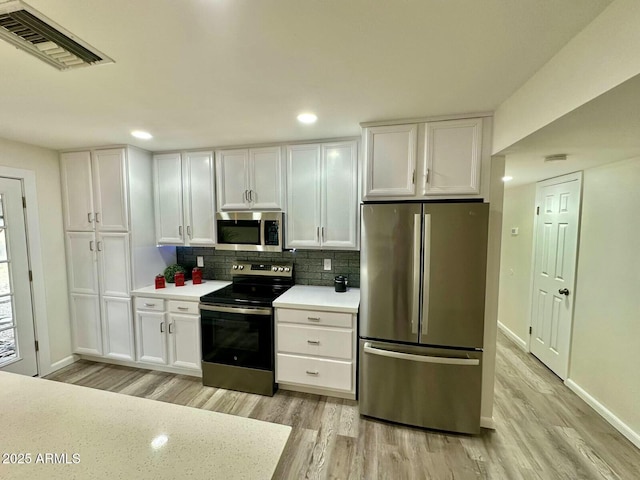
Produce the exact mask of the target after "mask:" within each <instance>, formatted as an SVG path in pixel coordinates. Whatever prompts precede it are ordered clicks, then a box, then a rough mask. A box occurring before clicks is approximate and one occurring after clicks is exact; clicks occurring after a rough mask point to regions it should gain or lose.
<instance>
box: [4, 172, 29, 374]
mask: <svg viewBox="0 0 640 480" xmlns="http://www.w3.org/2000/svg"><path fill="white" fill-rule="evenodd" d="M23 198H24V193H23V185H22V181H21V180H18V179H10V178H3V177H0V371H7V372H12V373H19V374H22V375H29V376H35V375H37V374H38V365H37V360H36V345H35V331H34V321H33V320H34V318H33V305H32V296H31V295H32V292H31V280H30V267H29V256H28V253H27V252H28V250H27V230H26V225H25V215H24V200H23Z"/></svg>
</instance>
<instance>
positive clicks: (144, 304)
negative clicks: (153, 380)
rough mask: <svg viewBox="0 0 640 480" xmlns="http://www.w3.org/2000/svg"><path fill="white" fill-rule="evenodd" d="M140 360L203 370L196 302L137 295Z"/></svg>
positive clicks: (186, 369) (187, 369) (154, 363)
mask: <svg viewBox="0 0 640 480" xmlns="http://www.w3.org/2000/svg"><path fill="white" fill-rule="evenodd" d="M136 336H137V345H138V348H137V351H138V356H137V360H138V361H139V362H141V363H149V364H153V365H163V366H168V367H173V368H176V369H181V370H185V371H190V372H200V371H201V358H200V349H201V346H200V315H199V308H198V303H197V302H187V301H174V300H166V301H165V300H162V299H158V298H143V297H137V298H136Z"/></svg>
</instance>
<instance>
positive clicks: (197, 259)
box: [196, 257, 204, 267]
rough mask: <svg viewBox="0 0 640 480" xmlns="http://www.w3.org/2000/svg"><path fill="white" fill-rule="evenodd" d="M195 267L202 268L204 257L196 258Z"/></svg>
mask: <svg viewBox="0 0 640 480" xmlns="http://www.w3.org/2000/svg"><path fill="white" fill-rule="evenodd" d="M196 265H197V266H198V267H204V257H196Z"/></svg>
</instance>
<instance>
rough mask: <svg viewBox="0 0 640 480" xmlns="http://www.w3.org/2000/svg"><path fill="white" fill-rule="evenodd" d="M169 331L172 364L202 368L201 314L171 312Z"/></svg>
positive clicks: (196, 368)
mask: <svg viewBox="0 0 640 480" xmlns="http://www.w3.org/2000/svg"><path fill="white" fill-rule="evenodd" d="M168 332H169V347H170V349H171V355H170V357H169V358H170V363H171V365H172V366H174V367H180V368H189V369H192V370H200V368H201V367H200V365H201V361H202V356H201V354H200V350H201V345H200V316H199V315H178V314H169V327H168Z"/></svg>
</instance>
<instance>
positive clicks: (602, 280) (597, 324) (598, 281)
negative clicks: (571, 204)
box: [569, 2, 640, 435]
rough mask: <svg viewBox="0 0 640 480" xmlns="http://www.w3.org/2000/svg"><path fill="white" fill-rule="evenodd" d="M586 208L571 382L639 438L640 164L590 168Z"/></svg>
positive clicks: (638, 161)
mask: <svg viewBox="0 0 640 480" xmlns="http://www.w3.org/2000/svg"><path fill="white" fill-rule="evenodd" d="M639 3H640V2H639ZM582 202H583V203H582V226H581V234H580V250H579V258H578V277H577V283H576V298H575V309H574V326H573V341H572V349H571V364H570V369H569V377H570V378H571V380H573V381H574V382H575V383H576V384H577V385H578V386H579V387H581V388H582V389H583V390H585V391H586V392H588V393H589V394H590V395H591V396H592V397H594V398H595V399H596V400H597V401H598V402H600V403H601V404H603V405H604V406H605V407H606V408H607V409H608V410H610V411H611V412H612V413H613V414H614V415H616V416H617V417H618V418H619V419H620V420H622V421H623V422H624V423H625V424H626V425H627V426H628V427H630V428H631V429H632V430H633V431H634V432H636V434H638V435H640V372H639V368H640V360H639V359H638V353H639V350H640V349H639V347H640V213H639V212H640V158H636V159H632V160H627V161H622V162H615V163H611V164H608V165H605V166H603V167H599V168H591V169H589V170H585V172H584V186H583V200H582Z"/></svg>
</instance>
